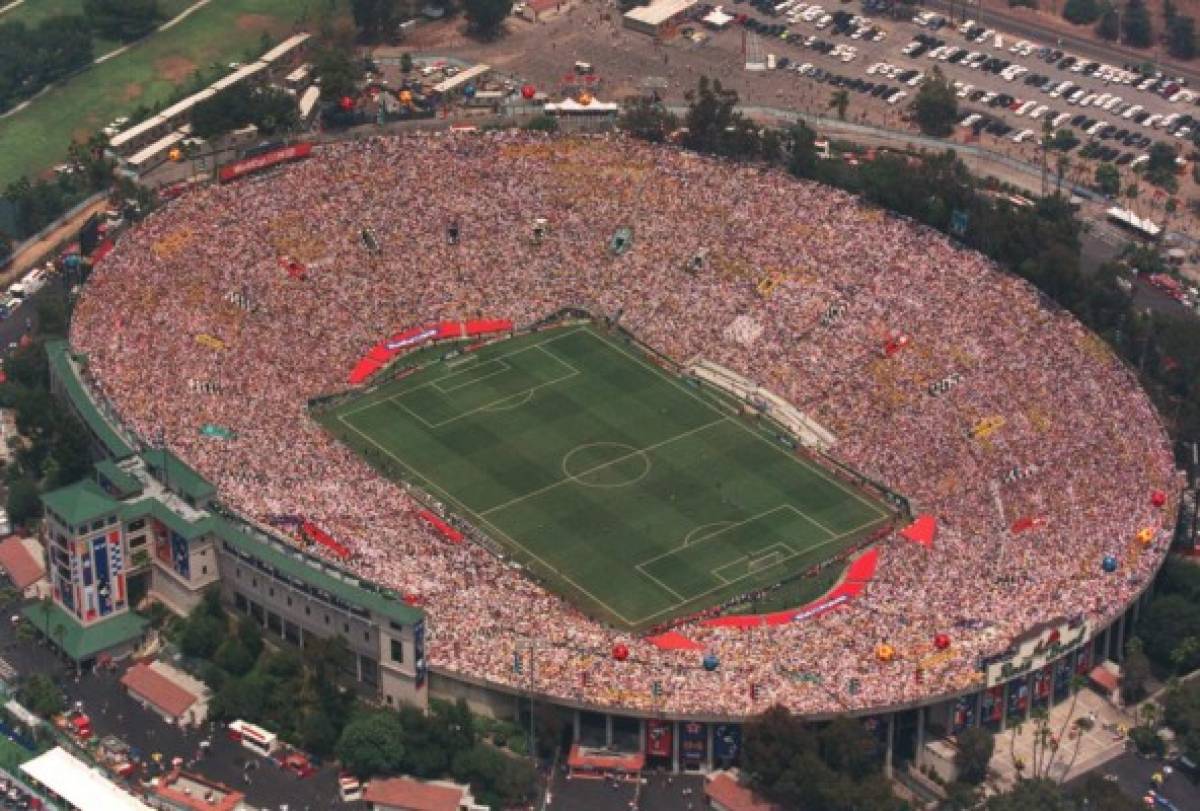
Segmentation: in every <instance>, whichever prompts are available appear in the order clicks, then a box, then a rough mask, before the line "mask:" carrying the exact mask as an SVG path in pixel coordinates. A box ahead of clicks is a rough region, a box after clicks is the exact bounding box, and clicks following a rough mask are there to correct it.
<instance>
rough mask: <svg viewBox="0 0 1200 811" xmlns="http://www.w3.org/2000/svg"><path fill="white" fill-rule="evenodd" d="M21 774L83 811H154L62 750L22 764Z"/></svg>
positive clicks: (57, 748)
mask: <svg viewBox="0 0 1200 811" xmlns="http://www.w3.org/2000/svg"><path fill="white" fill-rule="evenodd" d="M21 771H23V772H25V773H26V774H27V775H29V776H30V777H32V778H33V779H34V780H36V781H38V782H39V783H41V784H42V785H43V786H45V787H46V788H48V789H50V790H51V791H53V792H54V793H55V794H57V795H58V796H59V797H62V798H63V799H64V800H66V801H67V802H68V803H70V804H71V805H72V806H74V807H75V808H78V809H79V811H151V809H150V806H148V805H146V804H145V803H143V802H141V801H140V800H138V799H137V798H135V797H134V796H133V795H132V794H127V793H125V792H124V791H122V790H121V789H119V788H117V786H116V785H115V784H114V783H112V782H111V781H110V780H109V779H108V778H106V777H105V776H104V775H103V774H101V773H100V772H99V771H98V770H95V769H92V768H90V767H89V766H88V765H87V764H86V763H84V762H83V761H82V760H79V759H78V758H76V757H75V756H74V755H72V754H71V753H69V752H68V751H67V750H65V749H63V748H62V747H55V748H54V749H51V750H50V751H49V752H47V753H46V754H44V755H40V756H39V757H36V758H34V759H33V760H31V761H29V762H28V763H23V764H21Z"/></svg>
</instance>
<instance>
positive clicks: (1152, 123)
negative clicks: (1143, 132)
mask: <svg viewBox="0 0 1200 811" xmlns="http://www.w3.org/2000/svg"><path fill="white" fill-rule="evenodd" d="M1162 119H1163V117H1162V116H1161V115H1160V114H1158V113H1155V114H1154V115H1152V116H1150V117H1149V118H1147V119H1146V120H1145V121H1143V122H1142V126H1143V127H1159V126H1161V125H1162Z"/></svg>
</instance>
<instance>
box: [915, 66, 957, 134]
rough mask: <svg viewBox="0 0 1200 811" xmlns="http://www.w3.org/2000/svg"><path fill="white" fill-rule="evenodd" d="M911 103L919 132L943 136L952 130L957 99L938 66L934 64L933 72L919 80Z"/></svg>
mask: <svg viewBox="0 0 1200 811" xmlns="http://www.w3.org/2000/svg"><path fill="white" fill-rule="evenodd" d="M913 105H914V107H915V108H916V113H917V123H918V124H919V125H920V127H921V132H923V133H925V134H926V135H936V136H938V137H945V136H947V135H949V134H950V133H951V132H953V131H954V122H955V120H956V119H957V118H958V99H957V97H956V96H955V95H954V88H953V87H952V86H951V85H950V81H949V80H948V79H947V78H946V76H945V74H943V73H942V71H941V69H940V68H938V67H936V66H935V67H934V69H933V73H932V74H931V75H930V76H928V77H926V78H925V80H924V81H923V82H921V89H920V90H919V91H917V98H916V101H915V102H913Z"/></svg>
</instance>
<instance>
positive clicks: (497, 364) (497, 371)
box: [411, 358, 513, 394]
mask: <svg viewBox="0 0 1200 811" xmlns="http://www.w3.org/2000/svg"><path fill="white" fill-rule="evenodd" d="M512 368H513V367H512V366H510V365H508V364H507V363H505V362H504V360H503V359H501V358H494V359H493V360H489V361H488V362H487V363H484V364H483V365H481V366H472V367H471V368H470V369H459V370H458V371H457V372H452V373H450V374H448V375H446V376H444V377H440V378H438V379H437V380H434V381H432V382H430V383H426V384H425V386H418V387H416V388H414V389H411V391H419V390H421V389H422V388H425V387H427V386H432V387H433V388H435V389H437V390H438V391H440V392H441V393H442V394H453V393H454V392H456V391H458V390H459V389H465V388H466V387H467V386H474V385H475V384H476V383H482V382H483V381H484V380H487V379H488V378H489V377H495V376H496V375H502V374H504V373H505V372H511V371H512ZM477 372H478V373H479V374H478V376H476V377H473V376H472V375H475V374H476V373H477ZM460 377H463V378H466V379H465V380H463V381H462V382H461V383H456V384H454V385H453V386H447V385H445V383H446V382H447V381H449V380H454V379H456V378H460Z"/></svg>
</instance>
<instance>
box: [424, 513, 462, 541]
mask: <svg viewBox="0 0 1200 811" xmlns="http://www.w3.org/2000/svg"><path fill="white" fill-rule="evenodd" d="M417 516H418V517H420V519H421V520H422V521H424V522H425V523H426V524H429V525H430V526H431V527H433V528H434V529H436V530H437V531H438V532H439V533H441V535H442V537H444V538H445V539H446V540H448V541H450V543H462V539H463V534H462V533H461V532H459V531H458V530H457V529H455V528H454V527H452V526H450V525H449V524H447V523H446V522H445V521H443V520H442V519H441V518H439V517H438V516H437V515H436V514H434V513H432V512H430V511H429V510H420V511H418V512H417Z"/></svg>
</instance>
